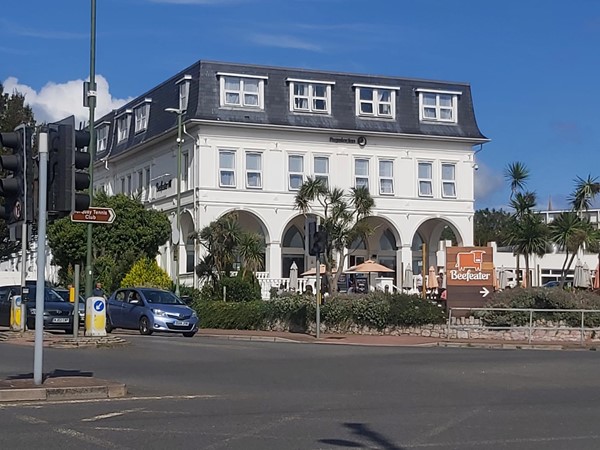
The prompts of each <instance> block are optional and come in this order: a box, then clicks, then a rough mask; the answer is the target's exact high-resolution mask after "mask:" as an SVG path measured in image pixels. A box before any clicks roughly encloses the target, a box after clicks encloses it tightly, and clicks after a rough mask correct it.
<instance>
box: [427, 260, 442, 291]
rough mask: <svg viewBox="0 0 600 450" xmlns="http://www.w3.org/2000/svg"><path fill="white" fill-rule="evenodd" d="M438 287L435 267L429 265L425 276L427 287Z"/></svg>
mask: <svg viewBox="0 0 600 450" xmlns="http://www.w3.org/2000/svg"><path fill="white" fill-rule="evenodd" d="M438 287H440V285H439V283H438V280H437V274H436V273H435V267H433V266H431V267H429V275H428V276H427V289H437V288H438Z"/></svg>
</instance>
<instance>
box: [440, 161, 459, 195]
mask: <svg viewBox="0 0 600 450" xmlns="http://www.w3.org/2000/svg"><path fill="white" fill-rule="evenodd" d="M444 166H447V167H452V175H453V178H452V179H445V178H444ZM440 179H441V180H442V182H441V189H442V198H456V197H457V196H456V163H453V162H442V165H441V173H440ZM446 186H452V191H453V192H454V193H453V194H450V195H447V194H446V189H445V187H446Z"/></svg>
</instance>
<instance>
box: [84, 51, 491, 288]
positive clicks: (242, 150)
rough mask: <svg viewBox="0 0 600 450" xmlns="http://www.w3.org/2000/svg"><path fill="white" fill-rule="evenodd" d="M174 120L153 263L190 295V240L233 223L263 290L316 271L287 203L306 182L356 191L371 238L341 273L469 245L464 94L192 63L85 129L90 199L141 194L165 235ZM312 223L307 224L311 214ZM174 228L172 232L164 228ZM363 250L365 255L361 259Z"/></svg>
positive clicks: (446, 86) (460, 89)
mask: <svg viewBox="0 0 600 450" xmlns="http://www.w3.org/2000/svg"><path fill="white" fill-rule="evenodd" d="M168 108H171V109H175V110H179V111H183V113H182V122H183V127H184V132H185V133H184V135H183V138H184V141H183V143H182V146H181V147H182V148H181V151H182V153H181V155H182V156H181V161H182V165H181V176H180V180H181V185H180V189H181V190H180V192H181V195H180V199H181V200H180V208H181V216H180V217H181V219H180V220H181V236H182V239H181V242H180V244H179V245H178V244H177V243H176V242H169V243H168V244H167V245H165V246H163V247H162V248H161V249H160V255H159V257H158V261H159V263H160V265H161V266H162V267H163V268H165V269H166V270H167V271H168V272H169V273H171V274H172V275H174V274H175V273H176V268H175V264H176V262H175V261H176V258H175V253H176V252H179V256H180V257H179V258H178V261H179V273H180V279H181V282H182V283H184V284H188V285H192V284H195V283H197V280H196V279H195V275H194V266H195V264H196V263H197V261H198V260H199V258H200V257H201V256H202V253H201V247H200V245H199V244H198V243H197V242H194V241H193V240H192V239H191V238H190V235H191V233H192V232H193V231H196V230H200V229H201V228H203V227H204V226H206V225H208V224H209V223H210V222H211V221H214V220H216V219H218V218H219V217H221V216H223V215H224V214H227V213H229V212H231V211H236V212H237V213H238V217H239V220H240V223H241V225H242V226H243V227H244V228H245V229H248V230H252V231H255V232H258V233H260V234H261V235H262V236H264V242H265V267H264V272H265V274H264V275H263V276H264V277H266V278H270V279H273V280H278V279H281V278H286V277H288V276H289V271H290V266H291V265H292V263H293V262H295V263H296V265H297V266H298V268H299V273H302V272H303V271H304V270H306V269H308V268H310V267H312V266H314V258H311V257H310V256H309V255H308V251H307V241H308V240H307V239H306V234H307V233H306V229H305V217H304V216H302V215H301V214H300V213H299V211H297V210H295V209H294V207H293V205H294V196H295V194H296V192H297V190H298V188H299V186H300V185H301V184H302V182H303V181H304V180H306V179H307V177H320V178H323V179H326V180H327V182H328V183H329V185H330V186H334V187H339V188H343V189H349V188H351V187H353V186H368V188H369V190H370V192H371V194H372V195H373V197H374V199H375V208H374V210H373V216H372V217H371V218H370V219H369V220H370V221H371V222H372V225H373V227H374V229H375V232H374V234H373V235H372V236H370V237H369V241H370V242H369V243H368V245H366V244H365V243H361V245H359V249H358V250H356V251H355V252H353V254H352V255H351V256H350V258H349V260H348V261H347V262H346V264H347V265H351V264H354V263H357V262H361V261H362V260H364V259H369V258H371V259H374V260H376V261H379V262H380V263H382V264H384V265H386V266H388V267H390V268H392V269H394V271H395V272H394V275H395V278H396V282H398V280H399V279H400V277H401V274H402V271H403V269H404V268H405V267H406V266H407V265H408V264H411V267H412V268H413V270H414V271H415V272H417V273H418V272H420V270H421V264H422V263H421V260H422V258H421V244H422V243H425V244H427V247H426V248H427V249H430V250H429V254H428V255H427V258H428V260H427V265H428V266H429V265H434V266H436V265H439V266H441V265H443V262H444V261H440V258H443V256H441V255H443V252H440V251H438V250H439V241H440V236H441V234H442V231H443V230H444V228H446V227H449V228H450V229H451V230H452V232H453V233H454V235H455V236H456V239H457V242H458V245H463V246H469V245H472V244H473V215H474V192H473V184H474V183H473V178H474V170H475V169H476V165H475V161H474V146H479V145H480V144H483V143H485V142H487V141H488V139H487V138H486V137H485V136H484V135H483V134H482V133H481V132H480V131H479V128H478V127H477V122H476V120H475V115H474V111H473V100H472V97H471V88H470V86H469V85H468V84H466V83H455V82H446V81H430V80H418V79H406V78H397V77H387V76H374V75H366V74H348V73H334V72H323V71H314V70H304V69H289V68H281V67H264V66H256V65H246V64H230V63H220V62H209V61H199V62H197V63H195V64H193V65H192V66H190V67H188V68H186V69H185V70H183V71H181V72H180V73H178V74H176V75H174V76H173V77H172V78H170V79H168V80H167V81H165V82H164V83H162V84H160V85H159V86H156V87H155V88H153V89H151V90H150V91H148V92H146V93H144V94H142V95H140V96H139V97H138V98H136V99H135V100H133V101H131V102H129V103H128V104H127V105H125V106H123V107H122V108H120V109H119V110H116V111H113V112H112V113H110V114H108V115H106V116H104V117H102V118H100V119H99V120H98V121H97V122H96V135H97V163H96V166H95V169H94V188H95V189H104V190H105V191H106V192H107V193H109V194H118V193H125V194H139V195H141V198H142V199H143V201H144V202H145V203H146V205H147V207H149V208H155V209H159V210H162V211H165V212H166V213H167V214H169V215H170V218H171V221H172V223H173V224H175V223H176V218H175V213H176V203H177V201H176V198H177V182H178V171H177V167H178V166H177V156H178V145H177V140H176V138H177V131H178V126H177V124H178V114H177V112H175V113H173V111H166V109H168ZM316 213H317V214H318V211H316ZM174 227H175V225H174ZM367 248H368V249H370V251H369V253H370V254H367Z"/></svg>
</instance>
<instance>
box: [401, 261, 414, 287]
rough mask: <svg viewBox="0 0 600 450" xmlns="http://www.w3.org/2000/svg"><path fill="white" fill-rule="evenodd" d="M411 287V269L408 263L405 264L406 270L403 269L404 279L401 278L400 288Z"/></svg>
mask: <svg viewBox="0 0 600 450" xmlns="http://www.w3.org/2000/svg"><path fill="white" fill-rule="evenodd" d="M413 287H414V280H413V271H412V268H411V267H410V264H409V265H408V266H406V270H405V271H404V280H402V288H403V289H412V288H413Z"/></svg>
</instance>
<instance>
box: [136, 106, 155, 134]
mask: <svg viewBox="0 0 600 450" xmlns="http://www.w3.org/2000/svg"><path fill="white" fill-rule="evenodd" d="M150 102H151V100H150V99H146V100H144V102H143V103H142V104H140V105H138V106H136V107H135V108H133V117H134V133H140V132H142V131H146V130H147V129H148V121H149V119H150ZM138 113H140V114H141V115H140V116H139V117H138Z"/></svg>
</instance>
